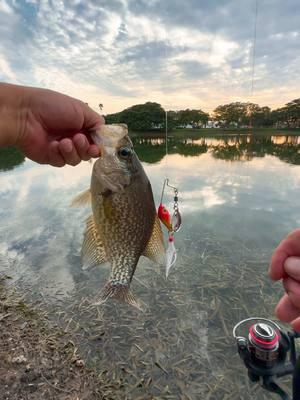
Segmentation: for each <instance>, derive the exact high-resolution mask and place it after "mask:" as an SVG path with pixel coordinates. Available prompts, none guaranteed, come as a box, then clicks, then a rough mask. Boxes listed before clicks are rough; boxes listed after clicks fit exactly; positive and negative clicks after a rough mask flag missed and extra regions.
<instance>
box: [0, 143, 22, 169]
mask: <svg viewBox="0 0 300 400" xmlns="http://www.w3.org/2000/svg"><path fill="white" fill-rule="evenodd" d="M24 161H25V157H24V155H23V154H22V153H21V152H20V150H18V149H16V148H15V147H4V148H0V171H8V170H10V169H13V168H15V167H17V166H18V165H21V164H22V163H23V162H24Z"/></svg>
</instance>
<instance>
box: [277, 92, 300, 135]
mask: <svg viewBox="0 0 300 400" xmlns="http://www.w3.org/2000/svg"><path fill="white" fill-rule="evenodd" d="M273 113H274V116H275V118H276V121H277V125H283V126H287V127H288V128H300V99H295V100H293V101H291V102H289V103H287V104H286V105H285V106H284V107H282V108H278V109H277V110H274V112H273Z"/></svg>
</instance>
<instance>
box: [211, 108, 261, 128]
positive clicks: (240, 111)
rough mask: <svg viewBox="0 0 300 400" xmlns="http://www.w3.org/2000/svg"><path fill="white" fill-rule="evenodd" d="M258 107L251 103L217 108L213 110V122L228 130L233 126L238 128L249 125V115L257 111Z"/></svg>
mask: <svg viewBox="0 0 300 400" xmlns="http://www.w3.org/2000/svg"><path fill="white" fill-rule="evenodd" d="M258 108H259V106H258V105H257V104H253V103H241V102H235V103H230V104H224V105H221V106H218V107H217V108H216V109H215V110H214V120H215V121H218V122H219V123H220V125H221V126H223V127H224V128H228V127H230V126H235V127H237V128H240V127H241V126H243V125H247V126H248V125H249V124H250V121H251V115H253V113H254V112H256V111H257V110H258Z"/></svg>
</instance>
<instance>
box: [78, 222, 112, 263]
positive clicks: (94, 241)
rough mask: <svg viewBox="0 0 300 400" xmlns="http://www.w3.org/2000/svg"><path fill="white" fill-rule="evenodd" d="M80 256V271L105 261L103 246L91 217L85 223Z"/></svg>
mask: <svg viewBox="0 0 300 400" xmlns="http://www.w3.org/2000/svg"><path fill="white" fill-rule="evenodd" d="M81 256H82V262H83V266H82V269H88V268H90V267H93V266H95V265H98V264H102V263H104V262H105V261H107V260H106V254H105V250H104V245H103V242H102V240H101V238H100V236H99V233H98V231H97V228H96V226H95V222H94V219H93V216H92V215H91V216H90V217H89V218H88V219H87V221H86V229H85V232H84V239H83V244H82V250H81Z"/></svg>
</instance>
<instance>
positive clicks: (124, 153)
mask: <svg viewBox="0 0 300 400" xmlns="http://www.w3.org/2000/svg"><path fill="white" fill-rule="evenodd" d="M118 154H119V156H120V157H122V158H128V157H129V156H130V154H131V149H130V148H129V147H122V148H121V149H120V150H119V151H118Z"/></svg>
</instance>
